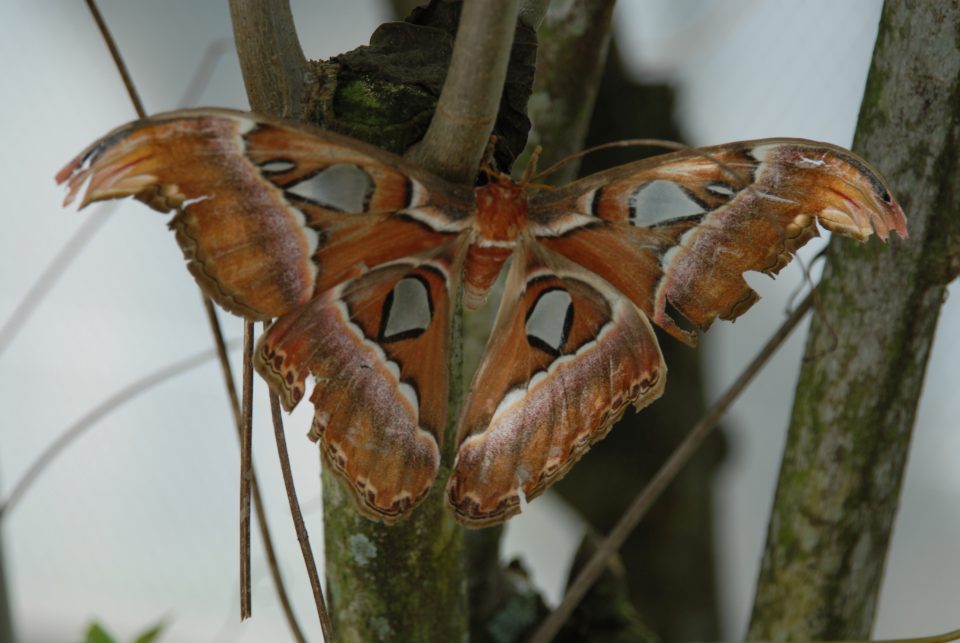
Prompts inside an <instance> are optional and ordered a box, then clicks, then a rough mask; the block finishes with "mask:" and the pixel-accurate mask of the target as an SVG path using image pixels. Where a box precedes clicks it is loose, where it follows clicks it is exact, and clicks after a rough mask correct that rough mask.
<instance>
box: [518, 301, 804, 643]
mask: <svg viewBox="0 0 960 643" xmlns="http://www.w3.org/2000/svg"><path fill="white" fill-rule="evenodd" d="M812 302H813V295H812V294H810V295H807V297H806V298H805V299H804V300H803V302H801V304H800V305H799V306H798V307H797V309H796V310H794V311H793V313H792V314H791V315H790V316H789V317H788V318H787V319H786V321H784V322H783V324H782V325H781V326H780V328H779V329H778V330H777V332H776V333H774V335H773V337H771V338H770V339H769V340H768V341H767V343H766V345H765V346H764V347H763V348H762V349H761V350H760V352H759V353H758V354H757V356H756V357H754V358H753V361H752V362H750V364H749V365H748V366H747V367H746V368H745V369H744V370H743V372H742V373H741V374H740V376H739V377H738V378H737V380H736V381H735V382H734V383H733V384H732V385H731V386H730V388H728V389H727V390H726V392H724V394H723V395H721V396H720V398H719V399H718V400H717V401H716V402H715V403H714V404H713V406H712V407H711V408H710V410H709V411H707V413H706V414H705V415H704V416H703V417H702V418H701V419H700V421H699V422H697V424H696V425H695V426H694V427H693V429H692V430H691V431H690V433H689V434H688V435H687V437H686V438H685V439H684V441H683V442H682V443H681V444H680V446H679V447H677V449H676V450H675V451H674V452H673V454H672V455H671V456H670V459H669V460H667V461H666V462H665V463H664V465H663V466H662V467H660V470H659V471H657V473H656V475H654V477H653V479H651V480H650V482H649V483H648V484H647V486H646V487H644V489H643V490H642V491H641V492H640V493H639V494H638V495H637V497H636V498H634V500H633V502H632V503H631V504H630V507H628V508H627V510H626V511H625V512H624V513H623V516H621V517H620V520H619V521H618V522H617V524H616V525H615V526H614V528H613V529H612V530H610V533H609V534H608V535H607V537H606V538H605V539H604V540H603V542H601V543H600V545H599V546H598V547H597V550H596V552H595V553H594V555H593V557H592V558H591V559H590V561H589V562H588V563H587V564H586V565H585V566H584V568H583V569H582V570H580V573H579V574H578V575H577V578H576V580H574V581H573V583H571V585H570V587H569V589H567V593H566V595H565V596H564V597H563V601H561V603H560V605H559V606H557V609H555V610H554V611H553V612H552V613H550V614H549V615H548V616H547V618H546V619H544V621H543V623H541V624H540V627H539V628H538V629H537V631H536V632H534V634H533V637H532V638H531V639H530V641H531V643H549V641H552V640H553V638H554V637H555V636H556V635H557V633H558V632H559V631H560V628H561V627H563V624H564V623H566V622H567V619H569V618H570V615H571V614H572V613H573V610H574V609H575V608H576V606H577V605H578V604H579V603H580V601H581V600H582V599H583V597H584V596H586V594H587V592H588V591H589V590H590V588H591V587H592V586H593V584H594V583H595V582H596V580H597V578H599V577H600V574H601V573H602V572H603V570H604V568H605V567H606V565H607V561H608V560H609V558H610V556H612V555H613V554H614V553H615V552H616V551H617V550H618V549H620V547H621V546H622V545H623V543H624V541H625V540H626V539H627V537H628V536H629V535H630V534H631V533H632V532H633V530H634V529H635V528H636V526H637V524H639V522H640V520H641V518H643V516H644V515H645V514H646V513H647V511H648V510H649V509H650V507H651V506H652V505H653V503H654V502H655V501H656V500H657V499H658V498H659V497H660V496H661V495H662V494H663V492H664V490H665V489H666V488H667V486H668V485H669V484H670V483H671V482H672V481H673V479H674V478H676V476H677V474H678V473H679V472H680V471H681V470H682V469H683V467H684V466H686V464H687V462H688V461H689V460H690V458H691V457H692V456H693V455H694V453H696V450H697V448H698V447H699V446H700V444H701V443H702V442H703V440H704V439H705V438H706V437H707V436H708V435H709V434H710V432H711V431H712V430H713V428H714V427H715V426H716V424H717V422H719V421H720V418H721V417H723V414H724V413H726V411H727V409H728V408H729V407H730V405H731V404H733V402H734V401H735V400H736V399H737V397H739V396H740V394H741V393H742V392H743V390H744V389H745V388H746V387H747V384H749V383H750V381H751V380H752V379H753V378H754V376H755V375H756V374H757V373H758V372H759V371H760V369H761V368H762V367H763V366H764V364H766V363H767V361H768V360H769V359H770V357H772V356H773V354H774V353H775V352H776V351H777V349H778V348H779V347H780V345H781V344H782V343H783V342H784V340H786V339H787V337H788V336H789V335H790V333H791V331H793V329H794V328H795V327H796V325H797V324H798V323H799V322H800V320H801V319H803V317H804V315H805V314H806V313H807V311H808V310H810V307H811V304H812Z"/></svg>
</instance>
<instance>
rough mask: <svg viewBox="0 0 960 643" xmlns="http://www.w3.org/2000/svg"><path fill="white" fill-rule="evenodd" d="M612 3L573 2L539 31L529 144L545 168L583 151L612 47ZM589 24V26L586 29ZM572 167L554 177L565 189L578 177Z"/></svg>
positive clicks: (605, 0) (596, 0)
mask: <svg viewBox="0 0 960 643" xmlns="http://www.w3.org/2000/svg"><path fill="white" fill-rule="evenodd" d="M613 5H614V2H613V0H574V1H573V2H570V3H568V4H567V5H566V7H565V10H564V11H563V12H562V13H557V14H554V13H550V14H548V16H547V19H546V21H545V22H544V24H543V26H542V27H541V28H540V30H539V32H538V36H539V41H540V43H539V49H538V50H537V77H536V82H535V83H534V86H533V96H532V97H531V100H530V119H531V120H532V121H533V123H534V129H533V135H532V136H531V140H530V142H529V144H528V147H530V144H534V143H535V144H538V145H542V146H543V154H542V156H541V157H540V163H541V167H546V166H549V165H552V164H553V163H556V162H557V161H559V160H560V159H563V158H566V157H567V156H569V155H571V154H573V153H574V152H576V151H578V150H580V149H583V142H584V139H585V138H586V136H587V128H588V127H589V125H590V116H591V114H593V107H594V103H595V102H596V97H597V88H598V87H599V85H600V77H601V74H602V73H603V68H604V62H605V61H606V59H607V50H608V48H609V44H610V22H611V17H612V16H613ZM585 25H586V26H585ZM577 167H579V163H570V164H569V165H567V166H565V167H564V169H563V170H562V171H560V172H557V173H556V174H553V175H551V177H550V182H551V183H556V184H563V183H566V182H568V181H570V180H572V179H573V178H574V177H575V176H576V174H577Z"/></svg>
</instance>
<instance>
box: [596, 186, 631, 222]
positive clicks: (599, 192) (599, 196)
mask: <svg viewBox="0 0 960 643" xmlns="http://www.w3.org/2000/svg"><path fill="white" fill-rule="evenodd" d="M602 198H603V187H602V186H601V187H599V188H597V189H596V190H594V191H593V199H591V200H590V214H591V215H593V216H595V217H598V216H600V215H599V214H597V213H598V212H599V211H600V200H601V199H602ZM631 214H632V213H631Z"/></svg>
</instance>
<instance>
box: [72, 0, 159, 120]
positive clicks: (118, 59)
mask: <svg viewBox="0 0 960 643" xmlns="http://www.w3.org/2000/svg"><path fill="white" fill-rule="evenodd" d="M86 2H87V8H88V9H90V14H91V15H92V16H93V21H94V22H96V23H97V29H99V30H100V35H101V36H103V42H104V43H106V45H107V49H109V50H110V57H111V58H113V64H114V65H115V66H116V68H117V71H118V72H120V78H121V79H123V86H124V87H125V88H126V89H127V95H128V96H129V97H130V102H131V103H132V104H133V109H134V110H136V112H137V116H139V117H140V118H146V117H147V112H146V111H144V109H143V101H142V100H140V94H139V93H138V92H137V87H136V85H134V84H133V78H131V77H130V70H129V69H127V63H126V62H124V60H123V56H121V55H120V49H118V48H117V42H116V41H115V40H114V39H113V34H111V33H110V29H109V28H108V27H107V23H106V21H104V19H103V16H102V15H101V14H100V8H99V7H97V2H96V0H86Z"/></svg>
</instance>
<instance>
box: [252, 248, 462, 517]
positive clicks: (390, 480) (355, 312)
mask: <svg viewBox="0 0 960 643" xmlns="http://www.w3.org/2000/svg"><path fill="white" fill-rule="evenodd" d="M459 247H460V246H459V244H449V247H447V248H444V252H440V253H438V254H434V255H433V256H431V257H430V258H428V259H421V260H417V259H404V260H401V261H398V262H395V263H390V264H387V265H384V266H381V267H379V268H376V269H374V270H371V271H370V272H368V273H366V274H364V275H362V276H360V277H358V278H356V279H354V280H350V281H346V282H344V283H343V284H341V285H339V286H337V287H336V288H333V289H331V290H329V291H327V292H325V293H324V294H322V295H320V296H318V297H315V298H314V299H313V300H311V301H310V302H308V303H307V304H306V305H304V306H302V307H300V308H298V309H297V310H294V311H291V312H289V313H287V314H286V315H284V316H282V317H280V318H279V319H278V320H277V321H276V322H275V323H274V324H273V325H272V326H271V327H270V329H269V330H268V331H267V333H266V334H265V335H264V336H263V337H262V338H261V340H260V342H259V344H258V347H257V351H256V361H255V364H256V367H257V370H258V371H259V372H260V374H261V375H262V376H263V377H264V379H266V380H267V382H268V383H269V384H270V386H271V388H273V389H274V390H275V391H277V392H278V394H279V395H280V397H281V400H282V402H283V405H284V407H285V408H287V409H291V408H293V407H294V406H295V405H296V404H297V402H298V401H299V400H300V398H301V397H302V396H303V392H304V386H305V380H306V376H307V375H308V374H312V375H313V376H314V378H315V382H316V384H315V387H314V391H313V395H312V397H311V402H313V404H314V406H315V407H316V412H315V415H314V422H313V428H312V429H311V432H310V437H311V439H313V440H319V441H320V444H321V451H322V453H323V455H324V459H325V461H326V462H327V463H328V464H329V465H330V466H331V467H332V469H333V470H334V471H336V472H337V473H338V475H339V476H340V477H341V478H342V479H343V480H344V481H345V482H346V483H347V487H348V488H349V489H350V490H351V491H352V492H353V494H354V496H355V497H356V499H357V505H358V507H359V509H360V511H361V512H362V513H364V514H365V515H366V516H368V517H370V518H373V519H378V520H383V521H384V522H388V523H390V522H394V521H395V520H396V519H397V518H399V517H401V516H402V515H403V514H405V513H406V512H407V511H409V510H410V508H411V507H413V506H414V505H416V504H417V503H418V502H419V501H420V500H421V499H423V497H424V496H425V495H426V493H427V491H428V490H429V488H430V486H431V484H432V483H433V480H434V478H435V477H436V474H437V469H438V467H439V464H440V450H439V449H440V445H441V442H442V435H443V427H444V425H445V424H444V423H445V419H446V412H447V389H448V371H447V364H446V355H447V351H448V344H449V326H450V295H451V292H450V290H451V288H452V287H453V284H452V280H451V274H453V273H452V270H453V269H454V268H455V267H456V266H457V265H458V263H459V261H460V260H459V259H458V258H457V254H456V249H457V248H459Z"/></svg>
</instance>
